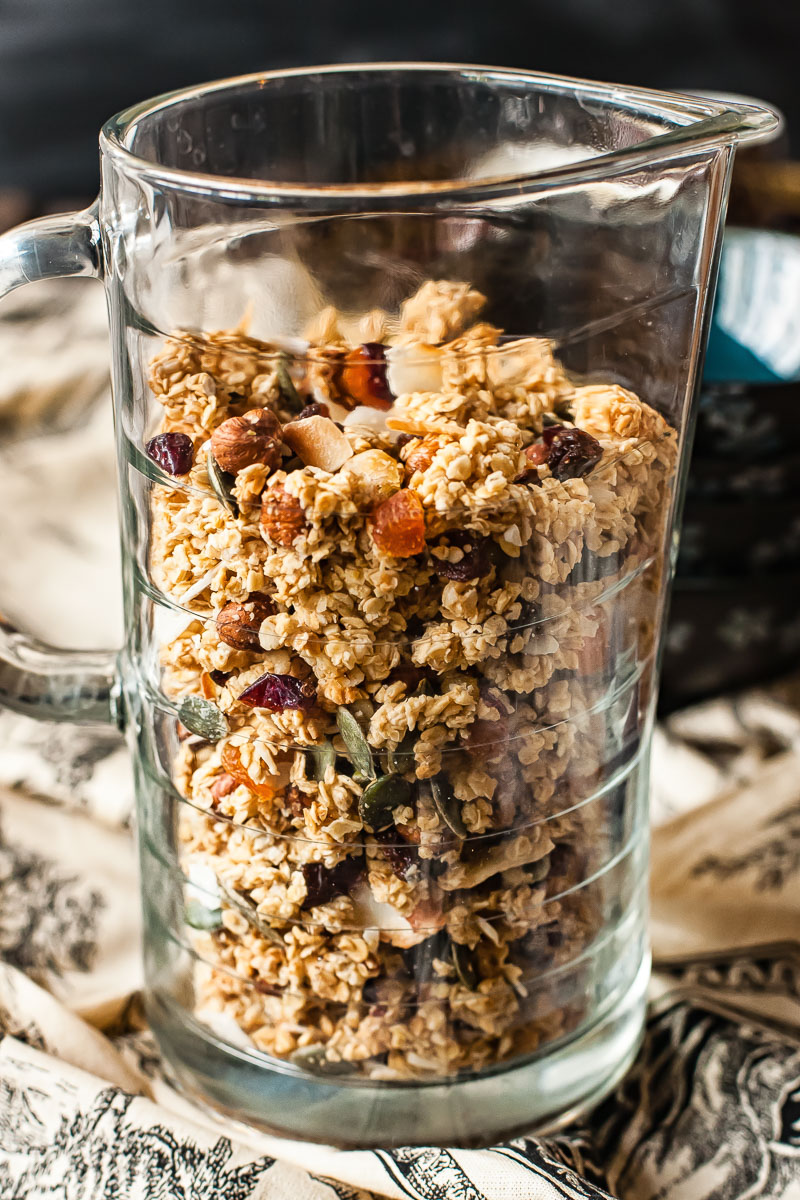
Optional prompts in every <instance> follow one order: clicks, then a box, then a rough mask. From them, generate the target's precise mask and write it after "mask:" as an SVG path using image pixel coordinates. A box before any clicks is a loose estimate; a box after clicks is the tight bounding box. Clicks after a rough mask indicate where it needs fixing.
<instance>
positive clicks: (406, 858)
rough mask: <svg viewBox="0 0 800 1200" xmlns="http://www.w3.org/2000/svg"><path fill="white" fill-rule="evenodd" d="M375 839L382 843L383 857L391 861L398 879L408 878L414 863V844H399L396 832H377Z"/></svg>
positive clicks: (390, 863)
mask: <svg viewBox="0 0 800 1200" xmlns="http://www.w3.org/2000/svg"><path fill="white" fill-rule="evenodd" d="M375 841H376V842H378V843H379V844H380V847H381V850H382V852H383V857H384V858H385V859H386V861H387V862H388V863H389V865H390V866H391V868H392V871H393V872H394V873H395V875H397V877H398V879H406V878H407V877H408V875H409V874H410V872H411V868H412V867H413V865H414V860H415V857H416V855H415V853H414V848H413V846H403V845H399V844H398V842H397V841H396V840H395V834H393V833H386V832H383V831H382V832H376V834H375Z"/></svg>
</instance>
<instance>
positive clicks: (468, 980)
mask: <svg viewBox="0 0 800 1200" xmlns="http://www.w3.org/2000/svg"><path fill="white" fill-rule="evenodd" d="M450 954H451V957H452V959H453V966H454V967H455V969H456V975H457V976H458V978H459V980H460V981H461V983H463V985H464V987H465V988H467V989H468V990H469V991H470V992H474V991H475V989H476V987H477V986H478V972H477V971H476V970H475V962H474V960H473V957H472V953H471V951H470V950H469V948H468V947H467V946H462V945H460V944H459V943H458V942H451V943H450Z"/></svg>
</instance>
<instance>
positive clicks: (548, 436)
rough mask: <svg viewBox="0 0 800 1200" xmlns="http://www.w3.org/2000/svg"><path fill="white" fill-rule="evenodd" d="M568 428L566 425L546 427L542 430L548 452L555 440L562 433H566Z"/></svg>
mask: <svg viewBox="0 0 800 1200" xmlns="http://www.w3.org/2000/svg"><path fill="white" fill-rule="evenodd" d="M566 428H567V427H566V425H545V427H544V429H543V430H542V441H543V442H544V444H545V446H546V447H547V449H548V450H549V449H550V447H551V446H552V444H553V440H554V438H557V437H558V436H559V434H561V433H565V432H566Z"/></svg>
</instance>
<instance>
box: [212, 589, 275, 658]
mask: <svg viewBox="0 0 800 1200" xmlns="http://www.w3.org/2000/svg"><path fill="white" fill-rule="evenodd" d="M274 612H275V605H274V603H273V601H272V599H271V598H270V597H269V596H265V595H264V593H263V592H251V594H250V595H249V596H248V597H247V599H246V600H245V602H244V604H238V603H237V602H236V601H232V602H231V603H230V604H226V605H225V607H224V608H223V609H221V610H220V612H219V613H218V615H217V633H218V635H219V639H220V641H221V642H224V643H225V645H226V646H232V647H233V649H234V650H260V649H261V645H260V643H259V640H258V631H259V629H260V627H261V622H262V621H265V620H266V618H267V617H271V616H272V614H273V613H274Z"/></svg>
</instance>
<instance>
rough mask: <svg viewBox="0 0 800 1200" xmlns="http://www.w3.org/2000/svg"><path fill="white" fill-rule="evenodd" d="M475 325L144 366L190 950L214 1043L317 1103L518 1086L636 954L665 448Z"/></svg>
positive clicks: (535, 351)
mask: <svg viewBox="0 0 800 1200" xmlns="http://www.w3.org/2000/svg"><path fill="white" fill-rule="evenodd" d="M483 306H484V297H483V296H481V295H480V293H478V292H477V291H475V289H473V288H471V287H470V286H469V285H467V284H465V283H458V282H450V281H446V280H437V281H428V282H427V283H425V284H424V285H423V286H422V287H421V288H420V289H419V291H418V292H417V293H416V294H415V295H414V296H412V297H410V298H409V299H408V300H407V301H406V302H405V304H404V305H403V307H402V309H401V312H400V314H399V317H396V318H395V317H392V315H391V314H388V313H379V312H373V313H370V314H369V315H368V316H369V319H368V320H366V319H365V321H364V322H362V327H361V329H360V330H356V331H355V333H353V331H352V330H351V329H350V328H349V327H348V325H347V322H346V321H345V320H344V318H343V317H342V316H341V315H340V314H337V313H336V312H335V311H333V310H326V311H325V312H324V313H323V314H321V315H320V318H319V319H318V320H317V321H316V322H315V328H314V329H313V330H310V331H309V340H308V343H307V346H306V347H305V348H304V349H303V352H302V353H292V354H288V353H287V352H286V351H285V350H282V349H279V348H278V347H276V346H274V345H271V344H268V343H265V342H261V341H258V340H257V339H255V338H252V337H249V336H247V335H246V334H245V333H243V332H242V331H240V330H239V331H226V332H221V333H217V334H210V335H203V336H199V335H194V334H188V333H178V334H176V335H175V336H174V337H172V338H170V339H168V340H167V342H166V344H165V345H164V347H163V348H162V349H161V350H160V352H159V353H158V354H157V356H156V357H155V358H154V360H153V362H152V366H151V376H150V385H151V388H152V391H153V394H154V395H155V397H156V398H157V399H158V400H159V401H160V402H161V405H162V406H163V416H162V419H161V421H160V424H159V428H158V430H157V431H154V432H155V434H156V436H157V437H159V438H161V439H162V442H161V443H160V445H161V447H162V448H161V450H160V451H159V457H158V458H157V459H156V458H155V456H154V461H155V462H156V463H157V465H158V466H159V467H160V468H161V471H162V473H161V474H159V473H157V472H154V483H153V485H152V489H151V497H152V498H151V509H152V535H151V541H150V547H149V563H148V567H149V571H150V575H151V579H152V581H153V586H154V587H155V588H156V589H158V592H159V593H160V607H161V609H163V611H164V612H165V613H167V614H168V616H169V620H168V621H166V620H165V621H164V628H165V629H166V628H167V626H169V630H170V631H169V632H168V633H165V634H164V637H163V643H162V646H161V664H160V675H159V678H158V680H156V681H154V686H156V687H158V688H159V689H160V692H161V695H162V697H163V700H162V704H163V707H164V710H165V712H167V713H172V714H174V713H176V712H180V713H182V714H184V720H187V719H188V718H186V716H185V714H186V713H197V712H198V711H200V712H201V713H202V712H204V711H206V710H204V709H202V708H199V709H198V707H197V706H198V705H199V704H201V703H202V704H203V705H205V706H210V710H211V711H212V713H213V719H212V720H211V721H210V723H209V722H208V721H206V723H205V724H202V723H201V725H200V726H198V728H199V731H200V732H199V734H198V730H197V729H195V731H194V733H193V731H192V728H191V727H190V728H189V729H188V735H189V736H187V730H186V729H181V728H179V727H177V725H176V723H175V721H174V719H173V720H172V724H171V726H170V729H171V735H170V737H169V738H165V739H162V741H161V743H160V748H159V750H158V757H159V759H160V761H158V762H157V763H154V764H153V766H154V769H155V770H156V771H158V772H160V777H161V778H162V781H163V789H164V793H163V794H164V802H165V803H167V804H169V803H172V802H174V803H175V805H176V809H177V811H178V814H179V817H178V820H177V821H176V830H177V835H176V843H175V847H174V848H173V849H174V862H173V863H172V865H171V869H172V870H173V871H174V874H175V878H176V880H177V883H178V886H180V887H181V888H182V889H183V895H184V902H185V918H186V921H185V924H184V925H183V926H182V927H181V928H179V929H177V930H174V931H173V935H174V936H176V937H177V938H178V939H179V940H180V941H182V943H183V944H184V945H185V946H186V947H187V949H188V951H189V952H190V954H191V956H192V961H193V962H194V964H195V967H194V1003H195V1007H196V1011H197V1013H198V1015H199V1016H200V1017H201V1018H202V1019H203V1020H205V1021H206V1022H208V1024H209V1025H210V1026H211V1027H212V1028H215V1029H217V1030H218V1031H223V1032H224V1034H225V1036H227V1037H229V1038H244V1039H245V1040H246V1042H247V1044H248V1045H250V1046H255V1047H256V1048H258V1049H260V1050H262V1051H264V1052H266V1053H268V1054H270V1055H275V1056H278V1057H280V1058H288V1059H290V1060H291V1061H292V1062H294V1063H295V1064H296V1065H297V1066H298V1067H302V1068H303V1069H305V1070H308V1071H312V1072H325V1073H331V1072H332V1073H338V1072H345V1071H353V1072H358V1073H360V1074H362V1075H365V1076H367V1077H369V1078H374V1079H382V1080H387V1079H388V1080H390V1079H408V1078H436V1077H441V1076H449V1075H453V1074H455V1073H458V1072H463V1071H480V1070H482V1069H484V1068H486V1067H490V1066H492V1065H493V1064H495V1063H497V1062H498V1061H501V1060H509V1059H512V1058H514V1057H516V1056H519V1055H523V1054H529V1053H531V1052H532V1051H534V1050H536V1049H538V1048H539V1047H541V1046H543V1045H546V1044H547V1043H548V1042H549V1041H550V1040H552V1039H554V1038H559V1037H562V1036H563V1035H564V1034H566V1033H568V1032H569V1031H571V1030H574V1029H576V1028H577V1027H578V1026H579V1025H581V1023H583V1022H586V1021H588V1020H590V1019H591V1018H592V1014H593V1011H595V1010H596V1009H597V1007H598V1006H599V1005H600V1004H602V1000H603V995H604V991H603V986H604V984H603V965H602V964H603V963H605V962H607V961H609V960H608V955H609V954H610V955H611V956H612V958H613V954H614V948H615V947H616V946H617V944H618V939H619V938H622V939H623V941H624V937H625V936H626V935H627V933H626V931H627V927H626V926H625V916H626V914H627V913H629V911H630V908H631V905H632V904H633V902H634V890H635V889H634V883H635V882H636V881H638V872H637V871H636V870H634V869H633V868H632V866H631V863H632V862H633V861H634V858H633V857H632V856H635V855H636V853H638V847H639V843H638V841H637V825H636V822H637V820H638V817H637V813H640V805H639V804H638V802H637V798H636V787H635V772H633V773H632V764H634V763H635V759H636V755H637V753H638V749H639V745H640V740H641V726H642V721H643V720H645V719H646V712H647V700H648V687H649V678H650V670H651V652H652V628H653V622H654V616H655V611H656V605H657V603H658V597H659V592H660V578H659V568H658V562H659V558H660V551H661V548H662V541H663V536H664V530H665V528H666V525H667V519H668V510H669V507H670V489H671V484H672V477H673V473H674V469H675V462H676V435H675V432H674V430H673V429H672V428H671V427H670V426H669V425H668V424H667V422H666V421H665V420H664V419H663V418H662V417H661V416H660V415H659V414H658V413H657V412H656V411H655V410H653V409H652V408H650V407H649V406H648V405H647V404H646V403H644V402H643V401H642V400H640V399H639V398H638V397H637V396H635V395H633V394H632V393H631V392H630V391H628V390H626V389H624V388H622V387H620V386H618V385H616V384H610V383H609V384H602V383H591V384H588V385H584V384H581V383H580V382H579V381H577V380H574V379H572V378H570V377H569V376H568V374H567V373H566V372H565V371H564V369H563V368H562V366H561V364H560V363H559V361H558V359H557V357H556V355H555V352H554V347H553V346H552V345H551V344H550V343H549V342H548V341H547V340H545V339H542V338H521V339H519V338H518V339H514V340H509V339H507V338H505V337H504V336H503V335H502V332H501V331H500V330H499V329H496V328H495V327H494V326H492V325H490V324H488V323H486V322H483V321H480V320H478V317H479V314H480V312H481V310H482V308H483ZM351 334H352V336H351ZM365 335H366V336H368V337H372V338H373V339H378V338H380V341H378V340H373V341H368V342H363V343H362V342H359V341H358V340H357V339H358V338H359V337H360V336H365ZM170 435H179V436H180V437H181V438H188V439H190V440H191V449H192V453H191V455H190V462H191V465H190V466H189V464H188V463H185V462H183V459H182V457H181V456H182V454H183V451H181V452H180V453H178V451H179V450H180V447H181V446H184V443H183V442H180V443H174V444H173V443H170V442H169V440H167V442H166V443H164V442H163V438H164V437H167V439H169V437H170ZM165 447H166V448H165ZM171 463H178V464H179V465H180V464H181V463H183V466H182V467H181V470H182V473H181V474H179V473H178V471H177V470H175V471H171V468H170V464H171ZM165 464H166V466H165ZM187 466H189V469H188V470H186V469H185V467H187ZM164 471H167V473H172V474H173V475H174V476H175V479H174V481H168V480H167V479H166V478H165V476H164V474H163V472H164ZM187 698H192V700H193V702H194V704H195V707H194V708H192V707H191V705H190V706H189V707H187V705H186V701H187ZM190 726H191V721H190ZM209 729H213V730H216V731H217V732H218V733H219V736H217V734H216V733H214V734H213V735H211V734H209ZM156 740H158V739H156ZM632 881H633V882H632ZM232 1031H233V1032H232Z"/></svg>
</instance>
